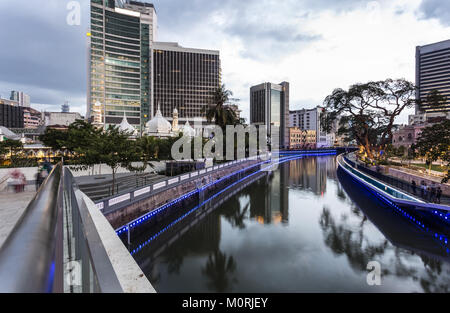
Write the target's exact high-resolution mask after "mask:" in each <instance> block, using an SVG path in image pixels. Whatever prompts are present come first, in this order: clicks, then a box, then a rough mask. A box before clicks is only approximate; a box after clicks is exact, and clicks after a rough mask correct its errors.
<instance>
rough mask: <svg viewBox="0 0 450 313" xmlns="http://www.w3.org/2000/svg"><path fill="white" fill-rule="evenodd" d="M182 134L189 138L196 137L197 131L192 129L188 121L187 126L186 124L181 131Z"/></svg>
mask: <svg viewBox="0 0 450 313" xmlns="http://www.w3.org/2000/svg"><path fill="white" fill-rule="evenodd" d="M181 132H182V133H183V135H184V136H189V137H194V136H195V129H194V128H192V127H191V125H190V124H189V121H188V120H186V124H184V126H183V128H182V129H181Z"/></svg>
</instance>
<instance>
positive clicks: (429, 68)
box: [416, 40, 450, 114]
mask: <svg viewBox="0 0 450 313" xmlns="http://www.w3.org/2000/svg"><path fill="white" fill-rule="evenodd" d="M416 85H417V87H418V90H417V94H416V98H417V99H421V100H422V101H424V102H425V103H424V104H423V105H422V106H419V105H416V114H420V113H438V112H450V40H446V41H441V42H438V43H433V44H429V45H425V46H418V47H417V48H416ZM433 90H438V91H439V92H440V93H441V95H443V96H445V97H447V101H446V102H445V104H443V105H441V106H439V107H433V106H432V105H430V104H428V103H426V101H425V99H426V97H427V95H428V94H429V93H430V92H431V91H433Z"/></svg>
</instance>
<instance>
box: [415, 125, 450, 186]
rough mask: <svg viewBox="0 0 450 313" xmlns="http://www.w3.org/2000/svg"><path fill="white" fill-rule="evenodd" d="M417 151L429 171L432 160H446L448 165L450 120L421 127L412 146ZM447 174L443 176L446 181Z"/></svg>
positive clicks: (449, 159) (449, 158) (449, 157)
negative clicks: (417, 137)
mask: <svg viewBox="0 0 450 313" xmlns="http://www.w3.org/2000/svg"><path fill="white" fill-rule="evenodd" d="M414 149H415V150H416V151H417V155H418V156H420V157H423V158H425V160H426V161H427V164H428V165H429V171H430V172H431V166H432V165H433V162H435V161H437V160H438V159H441V160H443V161H444V162H447V166H449V165H450V120H445V121H443V122H442V123H439V124H434V125H432V126H430V127H426V128H424V129H423V131H422V133H421V134H420V136H419V139H418V140H417V143H416V145H415V147H414ZM448 179H449V174H448V173H447V176H446V177H445V178H444V181H445V182H447V181H448Z"/></svg>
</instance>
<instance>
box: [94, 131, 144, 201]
mask: <svg viewBox="0 0 450 313" xmlns="http://www.w3.org/2000/svg"><path fill="white" fill-rule="evenodd" d="M90 149H92V152H93V155H94V156H99V158H100V161H101V163H105V164H106V165H108V166H109V167H110V168H111V170H112V193H113V194H114V192H115V182H116V173H117V170H118V169H119V167H123V168H127V169H129V170H135V168H134V167H133V165H132V163H133V162H137V161H140V160H141V153H140V152H141V151H140V150H139V148H138V145H137V144H136V142H135V141H132V140H130V139H129V135H128V134H126V133H123V132H121V131H119V130H118V128H117V127H112V126H110V127H109V128H108V129H107V130H106V131H104V132H102V133H101V134H100V136H99V138H98V141H97V142H96V144H95V146H91V147H90Z"/></svg>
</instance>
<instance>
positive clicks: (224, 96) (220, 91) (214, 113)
mask: <svg viewBox="0 0 450 313" xmlns="http://www.w3.org/2000/svg"><path fill="white" fill-rule="evenodd" d="M232 95H233V93H232V92H231V91H230V90H227V89H226V88H225V85H222V86H220V87H219V88H217V89H216V91H215V92H214V97H213V102H212V103H210V104H209V105H208V107H207V108H206V109H205V110H204V112H205V113H206V119H207V120H208V122H210V123H211V122H212V121H214V122H215V124H216V125H219V126H220V127H221V128H222V129H225V127H226V126H227V125H236V124H238V123H239V119H238V118H237V115H236V112H235V111H234V110H233V109H232V108H231V107H230V106H228V105H227V103H229V101H230V97H231V96H232Z"/></svg>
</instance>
